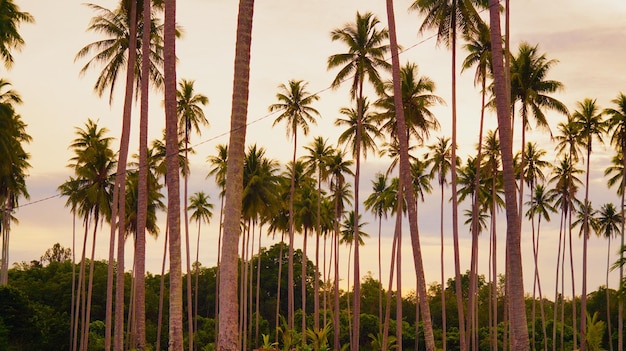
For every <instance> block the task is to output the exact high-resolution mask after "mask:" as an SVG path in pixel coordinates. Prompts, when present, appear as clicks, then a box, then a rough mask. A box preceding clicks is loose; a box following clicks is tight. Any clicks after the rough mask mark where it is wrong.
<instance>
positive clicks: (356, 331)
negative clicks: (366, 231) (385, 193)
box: [351, 79, 363, 351]
mask: <svg viewBox="0 0 626 351" xmlns="http://www.w3.org/2000/svg"><path fill="white" fill-rule="evenodd" d="M357 109H358V112H357V114H358V116H357V122H356V136H355V143H356V145H355V153H356V171H355V172H354V234H353V238H352V240H353V245H354V287H353V292H354V295H353V296H352V298H353V301H354V302H353V314H352V330H353V331H352V338H351V340H352V345H351V350H352V351H359V348H360V340H361V335H360V334H361V333H360V331H361V267H360V262H361V259H360V254H359V252H360V250H359V246H360V245H359V207H360V205H361V204H360V203H359V183H360V178H361V127H362V126H363V80H362V79H361V80H360V84H359V100H358V101H357Z"/></svg>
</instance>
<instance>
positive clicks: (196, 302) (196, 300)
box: [193, 220, 201, 347]
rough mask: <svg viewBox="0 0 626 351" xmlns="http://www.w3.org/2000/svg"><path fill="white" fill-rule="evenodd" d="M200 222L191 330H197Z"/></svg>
mask: <svg viewBox="0 0 626 351" xmlns="http://www.w3.org/2000/svg"><path fill="white" fill-rule="evenodd" d="M200 222H201V220H198V238H197V239H196V263H195V267H194V271H195V275H196V277H195V278H196V279H195V280H196V281H195V284H194V288H193V291H194V293H193V298H194V304H193V305H194V311H193V330H196V331H197V330H198V295H199V294H198V279H199V278H200V277H199V276H200V262H199V261H198V259H199V256H200ZM196 344H197V343H196V342H195V341H194V347H197V345H196Z"/></svg>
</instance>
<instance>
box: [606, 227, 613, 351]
mask: <svg viewBox="0 0 626 351" xmlns="http://www.w3.org/2000/svg"><path fill="white" fill-rule="evenodd" d="M608 239H609V244H608V245H607V251H606V329H607V330H608V335H609V351H613V335H612V334H613V333H612V331H611V303H610V302H611V300H610V299H609V269H610V257H611V235H609V238H608Z"/></svg>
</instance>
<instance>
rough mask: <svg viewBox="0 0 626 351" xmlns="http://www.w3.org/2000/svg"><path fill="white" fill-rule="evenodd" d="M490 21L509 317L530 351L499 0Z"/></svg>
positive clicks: (515, 337) (519, 345)
mask: <svg viewBox="0 0 626 351" xmlns="http://www.w3.org/2000/svg"><path fill="white" fill-rule="evenodd" d="M489 14H490V16H489V19H490V24H491V43H492V45H491V54H492V57H493V72H494V86H495V94H496V108H497V114H498V132H499V136H500V150H501V154H502V169H503V177H504V196H505V200H506V219H507V229H506V231H507V238H506V249H507V261H506V262H507V264H506V277H507V280H506V285H507V286H508V289H507V293H508V296H509V317H510V332H511V346H512V350H513V351H527V350H528V349H529V343H528V340H529V339H528V326H527V323H526V310H525V304H524V280H523V274H522V256H521V248H520V239H521V238H520V237H521V232H520V227H519V218H518V216H519V212H518V210H517V202H516V198H515V197H516V191H517V190H516V187H515V174H514V170H513V154H512V136H511V118H510V114H509V111H510V109H509V105H508V104H507V96H508V95H507V87H506V79H505V73H504V71H505V70H504V57H503V52H502V41H501V39H500V38H501V29H500V13H499V5H498V1H497V0H489Z"/></svg>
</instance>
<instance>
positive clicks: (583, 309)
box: [580, 136, 592, 351]
mask: <svg viewBox="0 0 626 351" xmlns="http://www.w3.org/2000/svg"><path fill="white" fill-rule="evenodd" d="M591 142H592V140H591V136H589V137H588V139H587V174H586V176H585V178H586V179H585V203H584V204H585V205H584V206H585V207H584V211H585V212H584V218H583V281H582V285H583V286H582V293H581V296H580V350H581V351H585V350H587V242H588V241H589V215H590V213H589V212H590V211H591V209H590V207H591V205H590V204H589V167H590V164H589V163H590V162H589V161H590V158H591Z"/></svg>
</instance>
